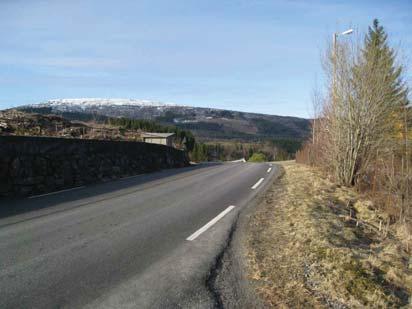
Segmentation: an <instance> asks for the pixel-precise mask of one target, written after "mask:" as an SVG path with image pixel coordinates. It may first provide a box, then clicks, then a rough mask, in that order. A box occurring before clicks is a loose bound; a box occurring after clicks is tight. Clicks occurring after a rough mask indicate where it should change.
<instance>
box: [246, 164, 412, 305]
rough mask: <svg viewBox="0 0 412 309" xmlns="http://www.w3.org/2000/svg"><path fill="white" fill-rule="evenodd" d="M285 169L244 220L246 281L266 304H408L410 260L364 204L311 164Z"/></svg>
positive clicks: (411, 275) (411, 290) (411, 286)
mask: <svg viewBox="0 0 412 309" xmlns="http://www.w3.org/2000/svg"><path fill="white" fill-rule="evenodd" d="M283 168H284V170H285V174H284V175H283V177H282V178H281V179H279V180H278V181H276V182H275V183H274V184H273V186H272V187H271V188H270V189H269V191H268V192H267V194H266V198H265V201H264V202H263V203H262V204H261V205H260V206H259V207H258V209H257V211H256V213H255V215H254V216H253V217H252V219H251V221H250V223H249V226H248V228H249V233H248V235H249V236H248V239H247V246H246V247H247V258H248V265H249V266H248V267H249V274H250V279H251V281H252V282H253V283H254V286H255V287H256V290H257V293H258V294H259V295H260V296H261V297H262V298H263V299H264V301H265V303H266V304H267V305H268V306H270V307H276V308H307V307H309V308H310V307H312V308H313V307H314V308H324V307H325V308H328V307H332V308H388V307H389V308H391V307H392V308H399V307H403V306H404V307H408V306H411V304H410V301H411V299H410V297H411V296H410V295H411V294H412V258H411V256H410V254H408V253H407V252H406V251H404V249H403V248H404V246H402V244H401V241H400V239H399V236H398V235H397V234H396V233H395V231H393V230H391V228H388V227H386V226H382V225H380V222H381V221H382V219H383V218H382V217H381V214H380V213H377V212H376V210H374V209H373V207H370V202H368V201H363V200H361V199H359V196H358V195H357V194H356V193H355V192H354V191H353V190H351V189H348V188H345V187H340V186H336V185H335V184H333V183H331V182H330V181H328V180H327V179H325V178H324V177H322V176H321V174H320V173H318V172H316V171H315V170H314V169H311V168H309V167H306V166H303V165H299V164H295V163H291V162H288V163H284V164H283Z"/></svg>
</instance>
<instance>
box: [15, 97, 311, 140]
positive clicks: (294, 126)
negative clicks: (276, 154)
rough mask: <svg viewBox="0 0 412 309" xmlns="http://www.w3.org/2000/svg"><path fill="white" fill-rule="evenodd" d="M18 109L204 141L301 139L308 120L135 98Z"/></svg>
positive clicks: (59, 102) (49, 103)
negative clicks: (165, 128)
mask: <svg viewBox="0 0 412 309" xmlns="http://www.w3.org/2000/svg"><path fill="white" fill-rule="evenodd" d="M19 109H20V110H25V111H30V112H37V113H43V114H60V115H62V116H63V117H66V118H68V119H71V120H84V119H88V118H92V119H97V118H99V117H98V116H101V117H100V118H102V117H103V118H104V117H127V118H134V119H151V120H155V121H158V122H161V123H163V124H166V125H168V124H173V125H175V126H178V127H180V128H182V129H188V130H191V131H193V133H195V135H196V136H197V137H200V138H202V139H204V140H210V139H212V140H217V139H218V140H220V139H237V140H262V139H268V138H298V139H301V138H304V137H306V136H307V134H308V132H309V120H307V119H302V118H297V117H285V116H275V115H265V114H256V113H247V112H239V111H230V110H223V109H216V108H204V107H192V106H185V105H178V104H174V103H162V102H158V101H149V100H137V99H97V98H93V99H89V98H83V99H55V100H49V101H46V102H43V103H40V104H33V105H26V106H21V107H19ZM90 116H93V117H90Z"/></svg>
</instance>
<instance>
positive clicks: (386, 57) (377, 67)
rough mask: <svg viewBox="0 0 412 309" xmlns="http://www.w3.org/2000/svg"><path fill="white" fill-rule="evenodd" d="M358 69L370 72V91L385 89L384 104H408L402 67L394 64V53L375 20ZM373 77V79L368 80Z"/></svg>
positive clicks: (366, 39) (383, 31)
mask: <svg viewBox="0 0 412 309" xmlns="http://www.w3.org/2000/svg"><path fill="white" fill-rule="evenodd" d="M362 56H363V59H362V61H361V64H360V69H366V70H368V71H372V72H370V74H368V77H369V79H370V83H371V85H370V86H371V89H373V88H374V87H376V85H378V86H379V87H385V88H386V89H385V91H384V92H385V98H384V99H385V102H386V104H389V105H395V106H399V107H402V106H405V105H407V104H408V98H407V94H408V89H407V87H406V85H405V83H404V81H403V79H402V71H403V70H402V66H400V65H397V64H396V52H395V51H394V50H393V49H392V48H391V47H389V44H388V35H387V34H386V32H385V30H384V28H383V26H381V25H380V24H379V21H378V20H377V19H374V20H373V24H372V26H370V27H369V30H368V34H367V35H366V36H365V42H364V48H363V50H362ZM372 76H374V78H370V77H372Z"/></svg>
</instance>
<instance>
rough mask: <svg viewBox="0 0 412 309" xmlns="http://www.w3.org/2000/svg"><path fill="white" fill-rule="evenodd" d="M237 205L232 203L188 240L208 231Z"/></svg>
mask: <svg viewBox="0 0 412 309" xmlns="http://www.w3.org/2000/svg"><path fill="white" fill-rule="evenodd" d="M233 208H235V206H233V205H231V206H229V207H228V208H226V209H225V210H223V211H222V212H221V213H220V214H218V215H217V216H216V217H214V218H213V219H212V220H210V221H209V222H208V223H206V224H205V225H204V226H203V227H201V228H200V229H198V230H197V231H196V232H194V233H193V234H192V235H190V236H189V237H188V238H186V240H188V241H192V240H195V239H196V238H197V237H199V236H200V235H201V234H202V233H204V232H206V231H207V230H208V229H209V228H210V227H211V226H212V225H214V224H215V223H216V222H217V221H219V220H220V219H222V218H223V217H224V216H225V215H226V214H227V213H229V211H231V210H232V209H233Z"/></svg>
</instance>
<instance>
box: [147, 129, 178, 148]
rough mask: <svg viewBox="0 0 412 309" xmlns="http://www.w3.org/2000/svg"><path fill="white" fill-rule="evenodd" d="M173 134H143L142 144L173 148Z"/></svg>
mask: <svg viewBox="0 0 412 309" xmlns="http://www.w3.org/2000/svg"><path fill="white" fill-rule="evenodd" d="M174 135H175V134H174V133H154V132H150V133H149V132H145V133H142V134H141V137H142V139H143V142H145V143H151V144H160V145H165V146H169V147H173V139H174Z"/></svg>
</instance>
